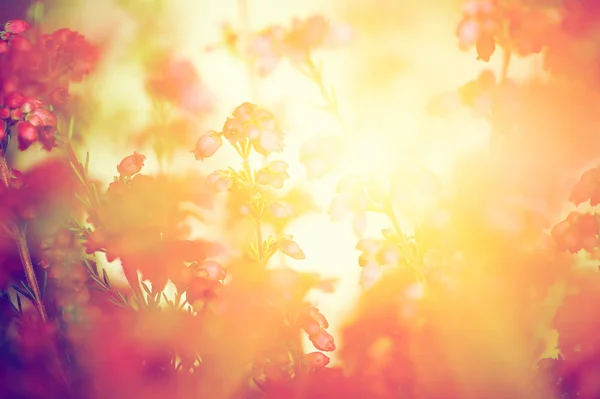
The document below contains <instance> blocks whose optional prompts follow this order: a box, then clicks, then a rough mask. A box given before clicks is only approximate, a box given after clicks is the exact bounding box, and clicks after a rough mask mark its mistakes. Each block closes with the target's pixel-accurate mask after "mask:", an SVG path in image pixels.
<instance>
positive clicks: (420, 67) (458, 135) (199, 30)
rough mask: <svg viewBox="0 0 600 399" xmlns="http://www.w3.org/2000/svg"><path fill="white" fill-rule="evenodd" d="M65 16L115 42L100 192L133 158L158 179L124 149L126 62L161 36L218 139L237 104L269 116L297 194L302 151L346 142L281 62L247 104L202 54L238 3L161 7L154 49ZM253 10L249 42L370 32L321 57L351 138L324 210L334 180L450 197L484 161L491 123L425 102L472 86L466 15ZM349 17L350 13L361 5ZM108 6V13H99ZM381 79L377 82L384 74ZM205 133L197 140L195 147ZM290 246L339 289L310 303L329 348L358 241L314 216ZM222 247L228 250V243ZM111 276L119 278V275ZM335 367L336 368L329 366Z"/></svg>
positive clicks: (136, 118) (94, 138)
mask: <svg viewBox="0 0 600 399" xmlns="http://www.w3.org/2000/svg"><path fill="white" fill-rule="evenodd" d="M57 3H58V5H57V6H56V7H55V8H53V11H52V12H51V15H50V16H49V19H48V21H49V22H48V24H49V26H57V25H63V24H64V25H67V26H70V27H73V28H74V29H79V30H80V31H81V32H82V33H84V34H86V35H88V36H90V37H92V38H96V39H106V38H107V37H108V38H109V37H113V38H114V37H119V38H121V39H120V40H112V41H109V42H110V43H111V46H109V48H108V49H107V55H106V59H105V60H104V61H103V64H102V65H101V68H100V70H99V71H98V74H97V75H96V76H95V77H94V78H93V81H92V82H93V84H92V89H89V88H88V90H89V92H90V93H93V95H94V97H95V99H96V101H97V102H98V103H99V104H101V106H100V107H99V108H98V109H97V110H94V111H95V112H94V113H93V120H92V124H91V125H92V126H93V127H91V128H90V131H89V132H85V133H86V134H89V136H90V139H89V141H88V142H87V143H86V145H88V146H89V149H90V150H91V161H90V169H91V170H92V171H93V173H94V175H95V177H97V178H99V179H101V180H102V181H104V182H105V183H108V182H109V181H110V180H111V179H112V177H113V176H114V175H115V174H116V169H115V166H116V165H117V163H118V162H119V161H120V159H122V158H123V157H124V156H126V155H129V154H130V153H132V152H133V151H134V150H137V151H140V152H144V153H145V154H147V162H146V167H145V170H144V171H145V172H146V173H155V172H157V171H158V163H157V161H156V159H155V157H154V156H153V153H152V149H151V148H150V147H145V148H133V147H132V146H131V145H130V143H129V142H127V140H125V138H126V137H128V135H131V134H132V133H136V132H138V131H139V130H140V129H142V128H143V127H144V126H145V125H146V124H148V123H149V122H150V121H151V120H152V118H151V115H150V113H151V106H150V103H149V101H148V98H147V96H146V94H145V93H144V91H143V73H142V71H143V68H142V65H140V59H139V57H137V56H136V55H135V54H133V52H132V50H133V49H136V48H137V49H138V50H140V49H139V48H138V47H139V46H141V47H142V49H141V50H145V47H144V46H148V47H150V44H152V41H153V40H158V39H163V40H164V39H165V37H167V36H168V39H169V40H171V41H172V43H171V46H172V47H173V48H174V49H176V50H177V53H178V54H181V55H182V56H185V57H187V58H189V59H190V60H191V61H192V62H193V63H194V65H195V66H196V67H197V68H198V71H199V72H200V74H201V76H202V79H203V82H204V83H205V84H206V85H207V87H208V88H209V89H210V91H211V92H212V93H213V94H214V95H215V97H216V98H218V102H217V104H216V111H215V112H214V113H213V114H210V115H207V116H206V120H205V126H207V128H208V127H210V128H212V129H215V130H219V129H220V128H221V126H222V125H223V121H224V120H225V118H226V117H227V116H229V115H230V113H231V111H232V110H233V109H234V108H235V107H236V106H237V105H239V104H240V103H241V102H243V101H253V102H257V103H260V104H261V105H264V106H265V107H267V108H270V109H272V110H273V111H274V112H275V114H276V115H277V116H278V117H279V119H280V122H281V124H282V126H283V128H284V130H285V131H286V133H287V135H288V136H287V138H286V141H287V148H286V152H285V153H284V155H283V156H282V158H283V159H285V160H286V161H287V162H288V163H289V164H290V168H289V173H290V174H291V175H292V179H291V181H292V182H298V181H303V180H304V167H303V166H302V165H301V164H300V163H299V161H298V160H297V158H298V157H297V151H298V149H299V147H300V146H301V144H302V143H303V142H304V140H306V139H308V138H311V137H315V136H320V135H331V134H342V129H341V128H340V126H339V124H338V123H337V121H336V120H335V118H334V117H333V116H332V115H330V114H327V113H326V112H323V110H321V109H319V108H317V107H316V105H322V104H323V100H322V98H321V97H320V94H319V89H318V87H317V86H316V85H315V84H313V83H312V82H311V81H310V80H308V79H307V78H306V77H305V76H303V75H301V74H300V73H299V72H298V70H297V69H295V68H294V67H293V66H292V65H290V63H289V62H287V61H284V62H282V63H281V65H279V67H278V68H277V70H276V71H275V72H274V73H273V74H272V76H270V77H268V78H267V79H264V80H261V81H258V82H256V87H257V90H256V92H255V93H253V92H252V84H251V83H250V81H249V74H248V72H247V70H246V67H245V65H244V64H243V63H242V62H240V60H238V59H236V58H235V57H233V56H232V55H230V54H228V53H227V52H225V51H215V52H212V53H206V52H204V51H203V49H205V48H206V47H207V46H208V45H211V44H214V43H216V42H218V41H219V40H220V37H219V24H220V22H222V21H224V20H226V21H230V22H233V23H235V24H239V22H240V15H239V13H238V8H237V7H238V3H237V2H236V1H234V0H219V1H216V0H205V1H200V0H180V1H163V2H162V3H163V4H164V10H162V12H161V15H160V16H156V15H154V16H153V18H154V20H155V21H158V20H160V21H162V22H163V25H164V26H167V27H169V28H170V30H168V31H158V32H154V33H155V35H156V37H150V38H146V39H144V38H140V37H137V36H136V35H139V31H138V29H140V26H144V24H147V23H145V22H143V21H142V22H140V21H136V19H135V15H130V14H127V13H125V12H124V11H122V10H121V11H115V10H119V8H118V7H117V6H116V5H115V4H110V3H111V2H98V1H88V2H84V1H80V2H76V3H77V4H76V5H73V4H71V3H73V2H71V1H70V0H62V1H57ZM133 3H134V4H135V6H134V8H136V7H137V9H139V10H140V12H142V10H146V11H148V10H149V9H150V8H151V7H148V5H147V4H146V3H147V2H142V1H138V2H135V1H134V2H133ZM248 3H249V6H250V10H251V12H250V15H249V18H250V21H249V24H250V25H251V27H252V28H255V29H260V28H263V27H265V26H267V25H268V24H273V23H277V24H283V25H285V24H288V23H289V21H290V20H291V19H292V18H293V17H298V16H299V17H305V16H308V15H311V14H313V13H319V12H325V13H326V15H327V16H328V17H330V18H331V19H333V20H342V21H346V20H347V22H349V23H350V24H356V25H359V26H360V27H361V29H364V32H362V31H361V32H359V33H361V35H358V38H357V41H356V43H353V44H352V45H350V46H349V47H348V48H347V49H341V50H336V51H331V52H329V51H323V52H319V53H317V54H316V56H315V57H316V58H317V59H318V60H322V61H323V62H324V65H325V70H324V79H325V80H326V84H327V86H328V87H330V86H334V87H335V89H336V93H338V96H337V97H338V99H339V103H340V113H341V114H342V117H343V118H344V120H345V121H346V123H347V125H348V126H349V129H350V130H351V131H352V135H351V136H349V137H351V139H349V146H348V148H347V151H344V150H342V151H341V152H342V156H341V161H340V162H339V164H338V165H336V168H335V171H334V172H333V173H332V174H330V175H329V176H327V177H326V178H324V179H322V180H320V181H315V182H308V183H307V185H308V187H309V189H310V191H311V194H312V195H313V197H314V198H315V200H316V202H317V203H318V205H319V206H320V207H322V208H323V209H324V210H326V209H327V206H328V204H329V202H330V201H331V199H332V197H333V195H334V191H335V186H336V184H337V182H338V180H339V179H340V178H341V177H343V176H345V175H346V174H349V173H370V174H374V175H385V174H391V173H392V172H398V171H405V174H406V176H407V181H409V180H410V178H411V177H412V176H414V175H413V173H416V172H415V171H417V170H420V169H422V168H424V169H427V170H430V171H431V172H432V173H434V174H435V175H436V176H438V177H439V178H440V179H441V181H442V183H444V182H446V181H447V177H448V176H449V175H450V173H451V172H452V169H453V167H454V165H455V163H456V162H457V161H459V160H460V159H462V158H463V157H464V156H466V155H469V154H471V153H474V152H475V153H483V152H485V151H487V150H488V145H489V128H488V125H487V124H486V122H485V121H483V120H481V119H475V118H474V117H472V116H471V115H470V114H469V112H468V111H466V110H463V109H458V110H454V111H453V112H452V113H451V116H447V117H431V116H429V115H428V114H427V113H426V111H425V108H426V103H427V101H428V100H429V99H430V98H432V97H433V96H436V95H438V94H440V93H441V92H444V91H448V90H454V89H456V88H457V87H459V86H461V85H463V84H464V83H466V82H467V81H468V80H471V79H473V78H474V77H476V76H477V72H478V71H479V70H480V69H481V68H482V64H481V63H477V62H476V61H475V56H474V54H473V53H472V52H471V53H468V54H465V53H463V52H461V51H460V50H459V49H458V46H457V43H456V38H455V37H454V30H455V27H456V23H457V22H458V19H459V15H458V14H456V13H455V12H454V9H453V8H452V7H450V6H449V4H450V2H447V3H448V4H446V3H444V5H443V6H440V2H438V1H423V2H421V1H413V2H407V4H408V3H410V4H411V5H407V6H406V7H405V8H404V9H403V10H402V12H403V13H404V14H406V15H404V17H405V18H408V19H409V20H412V21H414V24H412V25H409V26H408V27H404V26H403V25H401V24H391V23H390V22H389V18H387V19H386V18H384V17H385V13H386V12H387V11H386V10H385V8H383V7H382V8H381V10H380V11H378V10H379V9H378V8H377V7H374V6H373V4H374V3H377V2H375V1H372V2H363V3H368V4H369V7H370V8H371V12H373V13H375V14H377V12H379V13H380V15H379V16H378V18H380V19H381V20H386V21H387V25H382V26H378V22H377V21H378V20H377V19H376V21H375V22H374V23H373V22H372V23H369V22H368V21H367V20H366V17H365V18H361V17H360V13H359V15H358V16H357V15H356V14H353V13H352V12H350V11H352V10H350V9H349V7H350V5H349V4H348V3H349V2H347V1H345V0H337V1H327V2H325V1H321V0H308V1H283V0H255V1H249V2H248ZM351 3H352V7H356V5H357V4H359V3H360V2H358V1H353V2H351ZM387 3H389V2H386V4H387ZM101 4H102V7H103V8H102V9H99V8H98V7H100V5H101ZM440 7H441V9H440ZM65 10H68V13H65V12H64V11H65ZM347 10H350V11H347ZM144 15H146V14H144ZM165 21H166V22H168V23H166V22H165ZM382 52H386V53H389V56H390V57H396V58H397V59H399V60H401V62H399V64H402V65H403V66H402V67H400V66H398V67H397V68H396V67H394V66H392V67H390V68H391V70H387V69H386V68H385V67H386V65H387V64H386V62H384V61H382V60H380V59H379V58H377V57H378V56H380V55H381V53H382ZM499 58H500V57H495V58H494V59H493V60H492V62H491V63H490V64H489V65H486V67H489V68H492V69H494V70H495V71H498V70H499ZM384 64H385V65H384ZM394 68H396V69H394ZM529 68H530V61H516V64H515V65H514V66H513V68H512V70H511V71H513V72H514V73H516V74H517V75H519V74H524V73H526V72H528V71H529ZM382 69H383V70H384V72H385V74H384V75H383V76H382V75H381V73H379V72H380V70H382ZM382 81H385V84H382ZM253 96H254V97H253ZM357 132H360V133H357ZM202 133H204V132H198V136H199V135H200V134H202ZM172 134H177V132H172ZM123 148H127V150H123ZM239 163H240V160H239V158H238V157H237V155H236V154H235V152H233V151H229V150H222V151H221V152H220V153H219V156H216V157H214V159H209V160H207V161H205V162H203V163H199V162H196V161H195V160H194V159H193V157H192V156H191V155H190V154H189V152H187V151H186V152H182V153H181V154H179V155H178V156H177V157H175V160H174V163H173V164H172V165H170V166H169V167H168V169H167V171H177V172H179V171H181V172H184V171H185V170H190V169H201V170H203V171H204V172H207V173H209V172H211V171H213V170H215V169H218V168H224V167H227V166H230V165H233V166H237V165H239ZM407 184H408V183H407ZM419 195H420V197H419ZM430 196H431V195H430V194H429V193H428V192H424V193H421V194H418V193H417V194H416V197H415V198H413V200H412V201H413V202H412V203H411V204H410V205H409V204H400V205H401V206H403V205H406V208H405V209H401V211H404V213H405V214H406V217H405V218H403V220H401V222H402V223H405V224H406V225H407V229H408V230H409V231H410V229H411V228H412V227H414V226H411V225H410V223H413V222H415V219H416V217H415V215H417V212H422V211H423V210H422V209H420V208H419V209H417V208H415V207H414V206H415V203H423V202H425V201H423V200H426V199H428V198H430ZM215 218H216V217H215ZM385 227H389V221H387V220H386V219H385V218H382V217H379V216H378V215H370V216H369V219H368V229H367V235H372V236H377V235H378V234H380V231H381V229H382V228H385ZM199 232H202V233H204V231H201V230H199V229H198V230H197V231H195V233H199ZM288 232H289V233H290V234H293V235H294V237H295V240H296V241H297V242H298V243H299V244H300V245H301V247H302V248H303V250H304V252H305V254H306V257H307V259H306V260H304V261H292V262H290V264H291V265H292V267H294V268H296V269H297V270H300V271H316V272H320V273H322V274H324V275H326V276H334V277H338V278H339V280H340V284H339V286H338V289H337V291H336V292H335V293H334V294H327V295H324V294H321V293H311V299H313V300H315V301H316V302H317V306H318V307H319V308H320V309H321V311H322V312H323V313H324V314H326V315H328V317H329V318H330V322H331V325H332V329H331V332H332V334H333V335H334V336H335V335H336V334H337V332H338V329H339V327H340V324H339V323H340V322H341V321H342V319H343V318H344V317H345V313H344V312H345V310H346V309H348V307H349V306H350V304H352V303H353V301H354V299H355V298H356V297H357V296H358V293H359V287H358V279H359V273H360V268H359V267H358V263H357V256H358V252H357V251H354V246H355V244H356V240H357V238H356V237H355V236H354V234H353V233H352V226H351V223H350V220H344V221H342V222H340V223H332V222H331V221H330V220H329V217H328V215H327V214H326V212H321V213H319V214H310V215H306V216H303V217H300V218H298V219H297V220H295V221H294V222H293V223H291V224H290V226H289V227H288ZM215 235H217V236H222V235H225V236H226V235H227V230H226V229H225V231H224V232H217V233H216V234H215ZM113 266H114V270H118V265H112V266H111V267H113ZM333 356H334V357H333V358H332V360H334V361H335V360H336V358H335V354H334V355H333Z"/></svg>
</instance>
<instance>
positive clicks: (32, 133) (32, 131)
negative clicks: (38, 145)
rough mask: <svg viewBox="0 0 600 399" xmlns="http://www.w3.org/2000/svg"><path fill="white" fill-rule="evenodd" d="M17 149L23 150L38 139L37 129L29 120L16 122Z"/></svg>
mask: <svg viewBox="0 0 600 399" xmlns="http://www.w3.org/2000/svg"><path fill="white" fill-rule="evenodd" d="M17 132H18V136H17V137H18V140H19V150H21V151H25V150H26V149H27V148H29V147H30V146H31V145H32V144H33V143H35V141H36V140H37V139H38V134H37V129H36V127H35V126H33V125H32V124H31V123H29V122H25V121H21V122H19V123H17Z"/></svg>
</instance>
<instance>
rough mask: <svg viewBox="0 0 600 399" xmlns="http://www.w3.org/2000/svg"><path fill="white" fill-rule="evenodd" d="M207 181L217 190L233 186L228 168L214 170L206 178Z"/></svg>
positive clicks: (225, 189) (224, 189)
mask: <svg viewBox="0 0 600 399" xmlns="http://www.w3.org/2000/svg"><path fill="white" fill-rule="evenodd" d="M206 181H207V183H208V184H209V185H210V186H212V187H213V188H214V189H215V191H220V192H222V191H227V190H229V189H230V188H231V186H232V184H233V182H232V181H231V177H230V176H229V172H227V171H226V170H217V171H215V172H212V173H211V174H209V175H208V177H207V178H206Z"/></svg>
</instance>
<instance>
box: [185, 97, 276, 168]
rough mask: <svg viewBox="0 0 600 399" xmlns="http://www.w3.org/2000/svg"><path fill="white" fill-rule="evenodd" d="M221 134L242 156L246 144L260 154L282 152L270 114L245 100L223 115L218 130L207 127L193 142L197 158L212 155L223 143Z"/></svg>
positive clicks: (246, 147) (245, 153)
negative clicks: (231, 111) (194, 142)
mask: <svg viewBox="0 0 600 399" xmlns="http://www.w3.org/2000/svg"><path fill="white" fill-rule="evenodd" d="M222 137H224V138H225V139H226V140H228V141H229V142H230V143H231V145H232V146H234V148H236V150H237V151H238V152H239V153H240V155H242V156H243V157H247V156H248V151H250V148H254V150H255V151H256V152H257V153H259V154H261V155H264V156H267V155H269V154H271V153H273V152H282V151H283V148H284V144H283V139H284V134H283V132H282V131H281V130H280V129H279V126H278V124H277V121H276V120H275V117H274V116H273V114H272V113H271V112H269V111H267V110H266V109H264V108H261V107H258V106H257V105H255V104H251V103H248V102H245V103H243V104H241V105H240V106H238V107H237V108H236V109H235V110H234V111H233V116H232V117H229V118H227V120H226V121H225V124H224V126H223V130H222V131H221V132H216V131H213V130H211V131H209V132H208V133H205V134H204V135H203V136H201V137H200V138H199V139H198V141H197V142H196V148H194V150H192V152H193V153H194V155H195V157H196V159H197V160H204V159H205V158H210V157H211V156H213V155H214V154H215V153H216V152H217V150H218V149H219V148H221V146H222V144H223V140H222Z"/></svg>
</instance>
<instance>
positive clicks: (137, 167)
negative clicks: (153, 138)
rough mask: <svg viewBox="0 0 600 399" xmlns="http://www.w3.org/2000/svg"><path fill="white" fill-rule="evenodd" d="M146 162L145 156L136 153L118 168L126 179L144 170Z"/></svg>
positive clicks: (124, 160) (127, 157) (124, 159)
mask: <svg viewBox="0 0 600 399" xmlns="http://www.w3.org/2000/svg"><path fill="white" fill-rule="evenodd" d="M145 160H146V156H145V155H142V154H140V153H138V152H136V151H134V152H133V154H132V155H129V156H126V157H125V158H123V160H122V161H121V163H120V164H119V165H118V166H117V171H118V172H119V173H120V174H121V176H124V177H129V176H133V175H135V174H136V173H139V172H140V171H141V170H142V167H143V166H144V161H145Z"/></svg>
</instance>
